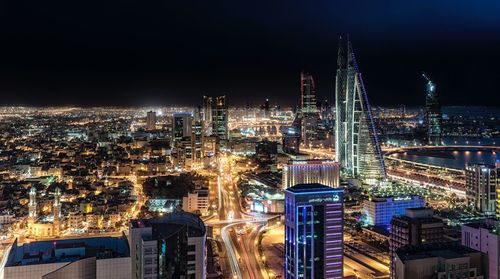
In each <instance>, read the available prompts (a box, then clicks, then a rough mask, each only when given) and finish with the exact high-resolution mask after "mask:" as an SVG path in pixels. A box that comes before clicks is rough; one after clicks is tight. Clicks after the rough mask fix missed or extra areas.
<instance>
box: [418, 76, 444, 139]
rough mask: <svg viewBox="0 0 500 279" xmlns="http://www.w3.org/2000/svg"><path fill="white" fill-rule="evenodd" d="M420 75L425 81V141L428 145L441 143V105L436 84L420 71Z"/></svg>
mask: <svg viewBox="0 0 500 279" xmlns="http://www.w3.org/2000/svg"><path fill="white" fill-rule="evenodd" d="M422 77H423V78H424V79H425V80H426V81H427V84H426V91H427V94H426V96H425V122H426V126H427V127H426V128H427V143H428V144H429V145H441V118H442V116H441V105H440V104H439V96H438V94H437V92H436V84H435V83H434V82H432V80H431V79H430V78H429V77H427V75H426V74H425V73H422Z"/></svg>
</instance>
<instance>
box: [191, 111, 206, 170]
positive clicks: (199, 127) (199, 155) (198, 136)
mask: <svg viewBox="0 0 500 279" xmlns="http://www.w3.org/2000/svg"><path fill="white" fill-rule="evenodd" d="M204 129H205V123H204V121H203V113H202V110H201V108H200V107H199V108H198V109H197V110H196V111H195V114H194V118H193V128H192V135H191V139H192V141H193V148H192V149H193V158H194V160H195V162H196V163H199V162H200V161H201V159H203V157H204V156H203V141H204V139H205V133H204V132H203V131H204Z"/></svg>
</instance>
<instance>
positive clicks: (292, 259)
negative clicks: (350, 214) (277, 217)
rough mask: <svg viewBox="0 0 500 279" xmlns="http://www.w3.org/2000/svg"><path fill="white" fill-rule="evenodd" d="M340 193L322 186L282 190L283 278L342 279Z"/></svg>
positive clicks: (301, 185) (341, 205)
mask: <svg viewBox="0 0 500 279" xmlns="http://www.w3.org/2000/svg"><path fill="white" fill-rule="evenodd" d="M342 231H343V190H342V189H338V188H332V187H329V186H325V185H322V184H317V183H314V184H298V185H295V186H293V187H290V188H287V189H285V276H284V278H286V279H296V278H308V279H319V278H332V279H333V278H342V276H343V249H342V245H343V243H342V241H343V239H342Z"/></svg>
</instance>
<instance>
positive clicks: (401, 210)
mask: <svg viewBox="0 0 500 279" xmlns="http://www.w3.org/2000/svg"><path fill="white" fill-rule="evenodd" d="M423 206H425V200H424V199H423V198H422V197H420V196H401V197H386V198H379V197H374V198H371V199H369V200H366V201H364V203H363V213H364V215H365V224H366V225H370V226H389V225H390V224H391V220H392V217H394V216H400V215H404V214H405V210H406V209H407V208H417V207H423Z"/></svg>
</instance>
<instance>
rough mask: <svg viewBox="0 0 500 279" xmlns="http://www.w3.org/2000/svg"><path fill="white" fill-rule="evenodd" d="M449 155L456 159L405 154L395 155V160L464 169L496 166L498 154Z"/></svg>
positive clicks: (469, 152) (487, 152) (476, 152)
mask: <svg viewBox="0 0 500 279" xmlns="http://www.w3.org/2000/svg"><path fill="white" fill-rule="evenodd" d="M447 153H448V154H451V155H453V157H455V158H454V159H451V158H439V157H430V156H426V155H405V154H397V155H396V154H393V155H391V156H393V157H394V158H399V159H403V160H408V161H413V162H418V163H423V164H429V165H435V166H441V167H447V168H452V169H464V168H465V164H466V163H485V164H491V165H493V164H495V159H496V153H495V152H493V151H465V150H459V151H450V152H447Z"/></svg>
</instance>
